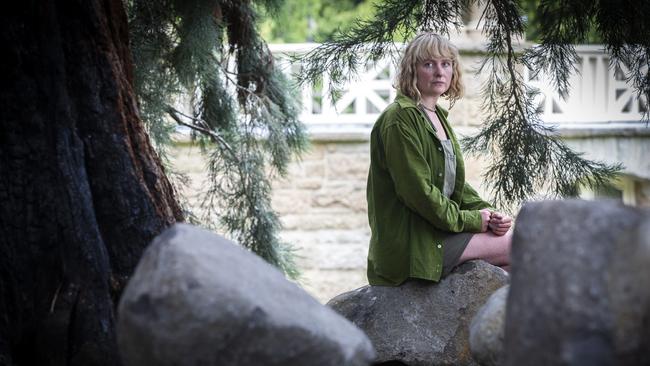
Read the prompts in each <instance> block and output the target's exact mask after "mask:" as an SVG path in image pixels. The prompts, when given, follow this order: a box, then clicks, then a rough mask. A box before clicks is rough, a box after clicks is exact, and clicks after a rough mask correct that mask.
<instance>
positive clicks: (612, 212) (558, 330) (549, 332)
mask: <svg viewBox="0 0 650 366" xmlns="http://www.w3.org/2000/svg"><path fill="white" fill-rule="evenodd" d="M511 275H512V280H511V284H510V293H509V295H508V303H507V309H508V311H507V314H506V328H505V332H506V333H505V350H506V351H505V361H506V362H505V364H506V365H513V366H514V365H517V366H519V365H531V366H535V365H545V366H546V365H590V366H593V365H650V285H649V284H648V279H650V212H649V211H647V210H641V209H636V208H631V207H627V206H623V205H622V204H619V203H616V202H614V201H599V202H598V201H596V202H594V201H580V200H567V201H547V202H539V203H531V204H527V205H525V206H524V207H523V208H522V210H521V212H520V213H519V216H518V219H517V228H516V229H515V232H514V238H513V248H512V272H511Z"/></svg>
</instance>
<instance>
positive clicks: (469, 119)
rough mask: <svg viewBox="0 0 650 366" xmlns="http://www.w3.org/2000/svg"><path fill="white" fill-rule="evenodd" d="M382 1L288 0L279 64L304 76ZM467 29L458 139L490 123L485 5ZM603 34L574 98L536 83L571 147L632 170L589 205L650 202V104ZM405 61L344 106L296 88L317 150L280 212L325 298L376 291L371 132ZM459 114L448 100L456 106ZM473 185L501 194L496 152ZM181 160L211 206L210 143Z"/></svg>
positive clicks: (279, 204) (390, 63)
mask: <svg viewBox="0 0 650 366" xmlns="http://www.w3.org/2000/svg"><path fill="white" fill-rule="evenodd" d="M373 3H374V1H373V0H367V1H362V0H317V1H308V0H286V1H285V4H284V7H282V8H281V9H278V11H277V12H276V13H274V14H267V15H268V16H264V17H261V19H262V20H261V21H260V29H261V33H262V36H263V37H264V39H265V40H266V42H267V43H268V44H269V48H270V49H271V51H272V52H273V55H274V58H275V62H276V63H277V64H278V65H280V66H281V68H282V69H283V70H284V71H285V73H286V74H287V75H289V76H290V77H292V76H293V75H295V74H296V73H298V72H300V62H295V61H292V60H294V59H295V57H299V56H301V55H304V54H305V53H307V52H309V51H310V50H312V49H314V48H315V47H316V46H317V45H318V44H319V43H320V42H325V41H328V40H329V39H331V36H332V34H333V32H335V31H336V30H343V31H344V30H345V29H347V28H348V27H350V26H351V25H352V24H353V23H354V21H355V19H364V18H369V17H372V16H373ZM538 3H539V0H531V1H524V2H523V6H524V10H525V13H526V22H527V23H528V27H527V33H526V39H522V40H520V43H521V45H522V46H524V45H529V44H532V43H535V42H536V41H537V37H538V34H537V32H536V29H537V27H536V25H535V24H536V22H537V15H536V13H535V9H537V6H538ZM463 22H464V26H463V27H462V29H461V31H460V32H458V33H457V34H452V35H450V38H451V40H452V42H454V43H455V44H456V45H457V46H458V47H459V49H460V53H461V63H462V67H463V78H464V83H465V87H466V96H465V97H464V98H463V99H462V100H460V101H459V102H457V103H456V104H455V105H454V106H453V108H451V110H450V115H449V120H450V122H451V123H452V125H453V126H454V128H455V131H456V133H457V134H458V135H461V136H469V135H472V134H474V133H476V132H477V131H478V129H479V127H480V125H481V123H482V119H483V114H482V109H481V108H482V106H481V103H482V100H481V98H480V96H479V92H480V88H481V85H482V83H483V81H484V79H483V78H482V77H481V75H477V74H476V68H477V65H478V63H479V61H480V60H481V58H482V56H483V54H484V50H485V39H484V38H483V36H482V34H481V9H480V8H478V7H475V8H473V9H471V11H468V12H467V14H465V16H464V17H463ZM599 41H600V40H599V39H598V37H597V35H596V34H595V32H594V33H593V34H590V35H589V36H588V37H587V39H586V43H585V44H583V45H579V46H577V48H576V50H577V52H578V59H579V62H578V64H577V65H575V66H576V69H577V70H578V73H576V74H574V75H573V76H572V77H571V92H570V94H569V95H568V96H564V98H562V97H560V96H559V95H558V94H557V93H556V92H554V90H553V88H552V87H551V85H550V82H549V80H548V79H547V78H546V77H545V76H544V75H538V76H537V77H535V78H531V77H528V76H527V75H528V72H527V70H522V72H523V73H524V75H525V76H526V82H527V83H529V84H530V85H531V86H535V87H537V88H538V89H539V90H540V94H539V95H538V97H537V103H538V105H539V107H538V111H539V113H540V116H541V118H542V120H543V121H544V123H545V124H547V125H549V126H554V127H555V128H556V129H557V134H558V136H559V137H560V138H562V139H564V140H565V141H566V142H567V143H568V145H569V146H571V147H572V148H574V149H575V150H577V151H579V152H581V153H584V155H585V156H586V157H588V158H590V159H595V160H600V161H604V162H608V163H622V164H623V166H624V169H623V174H622V175H621V176H620V178H619V179H618V180H617V181H615V182H612V185H611V186H610V187H608V188H604V189H600V190H597V191H593V190H587V189H583V190H581V192H580V196H581V197H583V198H586V199H615V200H619V201H621V202H623V203H625V204H628V205H632V206H642V207H650V129H648V126H647V125H646V124H645V123H643V122H640V119H641V117H642V114H643V113H644V112H645V111H646V108H647V103H646V102H645V101H642V100H639V99H637V98H636V96H635V94H634V92H633V90H632V88H631V86H630V85H629V84H628V82H627V81H626V80H625V77H624V71H625V70H621V69H610V68H609V67H608V65H609V58H608V56H607V54H606V53H604V52H603V47H602V46H599ZM398 57H399V55H394V57H390V58H387V59H384V60H381V61H378V62H377V63H375V64H372V65H369V66H368V67H367V68H366V69H365V70H362V72H360V73H359V75H358V77H357V79H355V80H353V81H352V82H351V83H349V84H348V85H346V86H345V87H344V89H343V92H342V93H341V94H340V95H338V96H337V98H335V99H334V100H332V98H330V97H329V94H328V93H327V92H326V91H325V90H323V85H327V80H328V75H326V74H324V75H323V83H318V84H314V85H305V86H298V85H295V86H294V88H295V92H296V93H298V94H300V95H301V100H302V113H301V117H300V119H301V121H302V122H303V123H304V124H305V125H306V126H307V128H308V131H309V137H310V142H311V144H310V148H309V150H308V151H307V152H306V153H305V154H304V155H303V156H302V158H301V159H300V160H298V161H294V162H292V163H291V165H290V168H289V174H288V176H287V177H286V178H283V179H276V180H275V181H274V182H273V208H274V209H275V210H276V211H277V212H278V214H279V215H280V219H281V222H282V225H283V230H282V234H281V235H282V238H283V240H284V241H286V242H287V243H289V244H291V245H292V246H293V247H294V249H295V253H296V255H297V256H296V260H297V265H298V269H299V270H300V272H301V273H302V276H301V278H300V279H299V284H300V285H301V286H303V287H304V288H305V289H306V290H307V291H308V292H309V293H311V294H312V295H313V296H315V297H316V298H317V299H318V300H319V301H321V302H323V303H324V302H327V301H328V300H329V299H330V298H332V297H334V296H336V295H337V294H340V293H342V292H345V291H349V290H353V289H355V288H357V287H360V286H363V285H365V284H367V281H366V275H365V271H366V268H365V267H366V254H367V249H368V240H369V235H370V231H369V227H368V222H367V212H366V196H365V187H366V178H367V173H368V166H369V134H370V130H371V128H372V125H373V123H374V121H375V120H376V119H377V117H378V116H379V113H381V111H382V110H383V109H384V108H385V107H386V106H387V105H388V104H389V103H390V102H391V101H392V100H393V98H394V96H395V89H394V88H393V87H392V84H393V78H394V75H395V60H396V59H397V58H398ZM444 106H445V107H449V106H448V105H444ZM465 160H466V170H467V178H468V181H469V182H470V184H472V185H473V186H474V187H475V188H476V189H477V190H478V191H479V192H480V193H481V194H482V195H483V197H485V198H487V199H489V198H490V192H489V191H488V187H487V186H486V185H485V184H484V183H485V182H484V181H483V178H482V173H483V171H484V168H485V166H486V158H485V157H480V156H479V157H477V156H469V155H466V156H465ZM172 163H173V165H174V167H175V168H176V169H177V170H178V171H179V172H180V173H184V174H186V175H187V176H188V177H189V178H190V181H189V183H188V184H187V185H185V186H184V187H183V190H184V191H183V193H184V194H185V196H186V197H187V198H188V200H189V204H190V206H191V207H192V208H193V209H194V210H197V211H200V203H201V193H202V192H203V191H204V190H205V189H206V187H207V184H206V179H207V175H206V174H207V173H206V167H205V164H206V160H205V159H204V158H203V157H202V155H201V154H200V148H199V147H198V146H196V145H192V144H191V143H190V139H189V137H188V136H186V135H184V134H183V133H179V134H178V135H177V136H176V143H175V147H174V149H173V153H172ZM540 198H543V197H540Z"/></svg>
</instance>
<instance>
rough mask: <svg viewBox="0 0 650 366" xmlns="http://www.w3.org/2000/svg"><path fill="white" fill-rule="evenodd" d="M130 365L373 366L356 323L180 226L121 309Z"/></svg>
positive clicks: (215, 239)
mask: <svg viewBox="0 0 650 366" xmlns="http://www.w3.org/2000/svg"><path fill="white" fill-rule="evenodd" d="M118 313H119V316H118V324H117V336H118V343H119V349H120V351H121V354H122V358H123V360H124V363H125V364H126V365H131V366H145V365H147V366H148V365H158V366H161V365H170V366H171V365H187V366H192V365H202V366H207V365H238V366H246V365H251V366H252V365H254V366H259V365H283V366H286V365H295V366H298V365H305V366H306V365H310V366H313V365H332V366H334V365H336V366H339V365H368V364H369V363H370V362H371V361H372V360H373V358H374V351H373V349H372V344H371V343H370V341H369V340H368V338H367V337H366V336H365V335H364V334H363V332H361V331H360V330H359V329H358V328H357V327H355V326H354V325H353V324H352V323H350V322H349V321H347V320H346V319H345V318H343V317H341V316H340V315H338V314H337V313H335V312H334V311H332V310H331V309H330V308H328V307H326V306H323V305H321V304H320V303H319V302H318V301H316V300H315V299H314V298H312V297H311V296H309V295H308V294H307V293H306V292H305V291H303V290H302V289H301V288H299V287H298V286H297V285H295V284H294V283H292V282H289V281H287V280H286V279H285V278H284V276H283V274H282V273H280V272H279V271H278V270H276V269H275V268H274V267H272V266H271V265H269V264H267V263H266V262H265V261H263V260H262V259H260V258H259V257H257V256H256V255H254V254H252V253H251V252H249V251H247V250H245V249H243V248H241V247H240V246H238V245H236V244H234V243H232V242H230V241H228V240H226V239H224V238H222V237H220V236H218V235H215V234H213V233H210V232H208V231H205V230H202V229H198V228H195V227H192V226H189V225H182V224H181V225H175V226H173V227H172V228H170V229H168V230H166V231H165V232H164V233H162V234H161V235H160V236H158V237H157V238H156V239H155V241H154V242H153V244H152V245H151V246H150V247H149V248H148V249H147V250H146V252H145V254H144V256H143V257H142V259H141V261H140V263H139V264H138V267H137V268H136V271H135V274H134V275H133V278H132V279H131V281H130V282H129V284H128V286H127V288H126V289H125V291H124V294H123V295H122V299H121V301H120V304H119V312H118Z"/></svg>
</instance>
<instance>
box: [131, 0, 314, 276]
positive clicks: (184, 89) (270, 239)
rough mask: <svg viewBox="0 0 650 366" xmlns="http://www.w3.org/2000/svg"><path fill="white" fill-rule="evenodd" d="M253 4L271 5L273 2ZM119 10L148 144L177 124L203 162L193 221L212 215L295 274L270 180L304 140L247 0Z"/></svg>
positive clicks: (163, 139)
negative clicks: (204, 181)
mask: <svg viewBox="0 0 650 366" xmlns="http://www.w3.org/2000/svg"><path fill="white" fill-rule="evenodd" d="M257 6H259V7H262V8H264V9H267V10H268V11H278V9H279V7H280V2H279V1H273V0H266V1H262V2H260V4H258V5H257ZM128 13H129V26H130V31H131V42H132V44H131V48H132V50H133V56H134V61H135V86H136V92H137V94H138V97H139V101H140V111H141V114H142V117H143V119H144V120H145V122H146V126H147V128H148V130H149V132H150V134H151V136H152V138H153V139H154V141H155V144H156V146H157V149H158V150H159V152H160V153H161V154H164V153H165V149H166V147H167V146H168V144H169V142H170V132H171V131H173V130H174V128H175V127H176V125H182V126H185V127H188V128H190V129H191V131H192V136H193V138H194V139H196V140H197V141H199V142H200V143H201V144H202V146H203V147H204V152H205V154H206V155H207V157H208V158H209V159H208V161H209V162H208V175H209V182H210V186H209V187H208V189H207V193H206V195H205V197H204V201H203V207H202V208H203V209H204V214H203V215H202V217H200V219H201V221H202V222H203V223H204V224H205V225H207V226H211V225H212V223H213V222H214V221H215V220H219V221H220V222H221V224H222V225H223V226H224V227H225V228H226V230H227V231H228V232H229V233H230V235H231V237H232V238H233V239H234V240H235V241H237V242H239V243H240V244H241V245H243V246H245V247H247V248H249V249H251V250H252V251H253V252H255V253H256V254H258V255H260V256H261V257H262V258H264V259H265V260H267V261H268V262H269V263H271V264H273V265H275V266H277V267H279V268H280V269H282V270H283V271H285V273H287V274H288V275H289V276H290V277H294V278H295V277H296V275H297V272H296V269H295V266H294V265H293V261H292V255H291V248H290V247H289V246H288V245H287V244H286V243H282V242H281V241H280V240H279V238H278V230H279V228H280V223H279V220H278V217H277V215H276V214H275V212H274V211H273V210H272V208H271V200H270V195H271V186H270V183H269V179H270V178H271V177H272V176H274V175H276V174H280V175H284V174H286V168H287V164H288V163H289V161H290V160H291V156H292V155H294V154H299V153H301V152H302V151H304V149H305V148H306V146H307V138H306V134H305V131H304V128H303V125H302V124H301V123H300V122H299V120H298V114H299V111H300V108H299V105H298V102H297V99H296V97H295V96H294V95H292V94H291V93H290V92H288V91H289V90H291V88H290V86H289V84H288V82H287V80H286V78H285V77H284V75H283V74H282V73H281V72H280V71H279V70H278V69H277V68H276V67H275V65H274V62H273V57H272V55H271V53H270V52H269V50H268V48H267V47H266V44H265V43H264V42H263V41H262V40H261V38H260V37H259V35H258V33H257V30H256V28H255V25H256V22H257V14H256V10H255V8H254V6H253V4H252V3H251V2H250V1H216V2H215V1H213V0H193V1H184V0H165V1H160V2H150V1H146V0H133V1H131V2H129V3H128ZM181 104H187V105H188V108H187V109H188V110H189V111H188V112H184V111H182V110H179V109H183V108H179V107H176V106H177V105H181Z"/></svg>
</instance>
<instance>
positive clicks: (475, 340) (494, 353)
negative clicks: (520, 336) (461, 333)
mask: <svg viewBox="0 0 650 366" xmlns="http://www.w3.org/2000/svg"><path fill="white" fill-rule="evenodd" d="M507 298H508V286H507V285H506V286H503V287H501V288H500V289H498V290H497V291H496V292H495V293H493V294H492V295H491V296H490V297H489V298H488V300H487V302H486V303H485V305H483V306H482V307H481V308H480V309H479V311H478V312H477V313H476V315H475V316H474V319H472V322H471V323H470V326H469V348H470V350H471V351H472V356H473V357H474V359H475V360H476V361H477V362H478V363H479V364H480V365H482V366H498V365H501V364H502V363H503V336H504V333H505V322H506V299H507Z"/></svg>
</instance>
